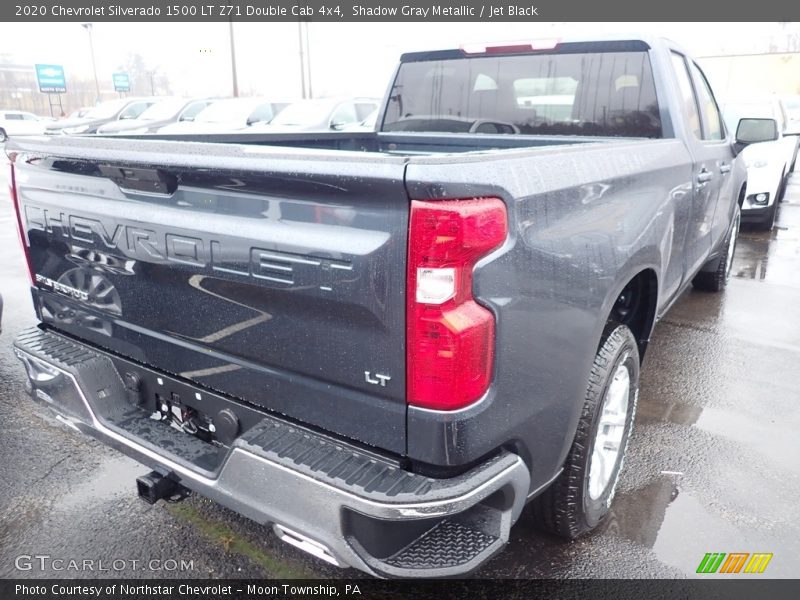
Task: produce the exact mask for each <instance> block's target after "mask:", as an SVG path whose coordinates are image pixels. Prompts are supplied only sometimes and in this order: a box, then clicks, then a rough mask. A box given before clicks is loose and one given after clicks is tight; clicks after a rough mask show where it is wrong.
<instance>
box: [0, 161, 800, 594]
mask: <svg viewBox="0 0 800 600" xmlns="http://www.w3.org/2000/svg"><path fill="white" fill-rule="evenodd" d="M3 175H5V174H3ZM0 185H2V190H3V192H5V190H6V189H7V184H6V182H5V181H2V182H0ZM12 219H13V215H12V212H11V205H10V202H9V201H8V198H7V196H6V195H5V193H2V196H0V248H2V254H0V293H2V295H3V297H4V300H5V310H4V314H3V332H2V335H1V336H0V424H2V429H0V482H1V483H0V577H46V576H69V577H96V576H103V577H116V576H125V577H129V576H132V577H254V578H261V577H287V578H288V577H352V576H355V575H357V573H355V572H353V571H348V570H340V569H336V568H334V567H330V566H328V565H325V564H324V563H321V562H319V561H317V560H315V559H311V558H309V557H307V556H306V555H305V554H303V553H301V552H300V551H297V550H295V549H294V548H292V547H290V546H287V545H285V544H283V543H281V542H279V541H278V540H277V539H276V538H275V536H274V535H273V534H272V532H271V529H270V528H268V527H264V526H260V525H257V524H255V523H253V522H251V521H249V520H247V519H245V518H243V517H240V516H239V515H237V514H235V513H232V512H231V511H228V510H226V509H223V508H221V507H219V506H216V505H214V504H213V503H211V502H209V501H206V500H204V499H202V498H199V497H196V496H193V497H191V498H189V499H188V500H186V501H184V502H182V503H180V504H165V503H163V502H161V503H159V504H158V505H156V506H148V505H146V504H145V503H143V502H141V501H140V500H138V499H137V498H136V497H135V493H134V492H135V485H134V479H135V478H136V477H137V476H139V475H141V474H144V473H146V472H147V471H148V469H146V468H145V467H142V466H140V465H138V464H137V463H135V462H133V461H132V460H129V459H127V458H125V457H123V456H121V455H119V454H117V453H116V452H114V451H112V450H109V449H107V448H105V447H103V446H102V445H100V444H98V443H96V442H94V441H92V440H90V439H87V438H84V437H81V436H78V435H77V434H75V433H73V432H72V431H70V430H67V429H66V428H65V427H63V426H62V425H61V424H59V423H58V422H57V421H55V420H54V419H53V418H52V417H50V416H48V414H47V413H46V411H45V410H44V409H42V408H41V407H39V406H38V405H36V404H34V403H33V402H31V401H30V400H29V399H28V397H27V395H26V392H25V381H24V380H25V377H24V373H23V369H22V367H21V365H20V364H19V362H18V361H17V360H16V359H15V358H14V357H13V354H12V352H11V346H10V344H11V340H12V339H13V337H14V336H15V334H16V333H17V332H19V331H20V330H22V329H24V328H26V327H29V326H30V325H33V324H34V323H35V319H34V315H33V310H32V307H31V302H30V297H29V295H28V291H27V286H28V284H27V276H26V274H25V271H24V267H23V259H22V256H21V252H20V251H19V248H18V243H17V240H16V233H15V230H14V224H13V221H12ZM733 268H734V275H735V277H734V278H733V279H732V280H731V282H730V284H729V287H728V289H727V290H726V291H725V293H723V294H720V295H715V294H705V293H699V292H694V291H692V290H689V291H687V292H686V293H685V294H684V295H683V296H682V297H681V299H680V300H679V301H678V302H677V304H676V305H675V306H674V307H673V308H672V310H671V311H670V312H669V313H668V315H667V316H666V318H665V319H664V320H663V321H662V322H661V323H659V324H658V325H657V327H656V330H655V333H654V336H653V340H652V343H651V345H650V349H649V350H648V355H647V358H646V361H645V366H644V370H643V378H642V390H641V396H640V401H639V412H638V414H637V418H636V425H635V429H634V434H633V437H632V439H631V443H630V446H629V450H628V454H627V459H626V464H625V470H624V472H623V475H622V478H621V481H620V484H619V487H618V492H617V497H616V499H615V501H614V504H613V507H612V512H611V515H610V517H609V518H608V519H607V521H606V522H605V523H604V524H603V525H602V526H601V528H600V530H599V531H597V532H596V533H594V534H592V535H590V536H588V537H586V538H583V539H581V540H578V541H576V542H572V543H564V542H562V541H560V540H558V539H556V538H553V537H550V536H547V535H544V534H542V533H539V532H537V531H536V530H535V529H534V527H533V525H532V519H531V518H530V516H529V515H527V514H523V516H522V518H521V519H520V521H519V522H518V523H517V525H516V526H515V527H514V528H513V529H512V534H511V542H510V544H509V546H508V547H507V548H506V550H505V551H504V552H503V553H502V554H499V555H498V556H497V557H495V558H494V559H493V560H492V561H491V562H489V563H488V564H487V565H486V566H485V567H484V568H483V569H482V570H481V571H480V572H478V573H477V574H476V576H478V577H555V578H563V577H691V576H693V575H694V573H695V570H696V568H697V566H698V564H699V562H700V560H701V559H702V558H703V555H704V554H705V553H706V552H771V553H773V554H774V557H773V559H772V561H771V563H770V564H769V567H768V569H767V574H768V575H769V576H771V577H796V576H797V575H798V573H800V558H798V557H799V556H800V520H798V519H797V517H796V506H797V498H798V497H800V461H798V457H800V434H798V432H799V431H800V390H799V389H798V374H799V373H800V368H798V364H800V174H795V175H794V177H793V179H792V180H791V183H790V186H789V189H788V192H787V194H786V199H785V201H784V203H783V204H782V205H781V207H780V211H779V214H778V222H777V225H776V227H775V228H774V229H773V230H772V231H771V232H758V231H754V230H752V229H749V228H744V229H743V231H742V233H741V235H740V239H739V244H738V247H737V250H736V257H735V262H734V267H733ZM27 555H46V556H49V557H50V559H39V560H36V561H28V560H26V559H25V558H22V559H19V558H18V557H20V556H23V557H24V556H27ZM51 559H66V560H70V559H75V560H80V561H83V560H93V561H95V562H94V563H92V564H91V568H88V569H86V570H82V571H75V570H71V569H69V570H58V567H59V566H63V565H61V564H60V563H55V564H54V563H52V562H51ZM101 560H102V561H103V562H102V563H100V561H101ZM151 560H155V561H157V562H154V563H150V562H149V561H151ZM112 561H116V562H112ZM29 565H30V568H28V566H29ZM64 565H68V563H66V562H65V563H64ZM100 569H106V570H100Z"/></svg>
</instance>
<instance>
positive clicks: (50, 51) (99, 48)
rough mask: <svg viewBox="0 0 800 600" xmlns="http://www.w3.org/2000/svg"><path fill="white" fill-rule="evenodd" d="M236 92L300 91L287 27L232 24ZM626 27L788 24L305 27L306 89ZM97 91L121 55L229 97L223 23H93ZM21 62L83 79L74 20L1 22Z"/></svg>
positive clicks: (713, 41)
mask: <svg viewBox="0 0 800 600" xmlns="http://www.w3.org/2000/svg"><path fill="white" fill-rule="evenodd" d="M234 27H235V38H236V57H237V63H238V74H239V83H240V89H241V90H242V93H243V94H247V93H260V94H265V95H270V96H275V97H297V96H299V94H300V76H299V66H298V65H299V59H298V26H297V23H235V25H234ZM601 31H602V32H607V33H615V32H620V31H622V32H629V33H630V32H633V33H648V34H657V35H664V36H666V37H669V38H671V39H673V40H675V41H677V42H678V43H680V44H682V45H683V46H684V47H686V48H687V49H688V50H689V52H691V53H693V54H695V55H696V56H707V55H714V54H721V53H749V52H763V51H765V50H766V49H768V48H769V44H770V40H771V39H772V40H775V39H780V37H781V36H785V33H786V31H793V32H798V31H800V30H799V29H798V25H797V24H796V23H790V24H778V23H730V24H728V23H311V24H310V41H311V68H312V76H313V87H314V92H315V95H333V94H345V93H346V94H357V95H375V96H381V95H382V94H383V92H384V91H385V87H386V85H387V82H388V79H389V77H390V75H391V72H392V68H393V66H394V64H395V62H396V61H397V57H398V56H399V55H400V53H402V52H405V51H409V50H425V49H434V48H446V47H456V46H458V45H460V44H462V43H468V42H486V41H502V40H515V39H532V38H542V37H552V36H558V35H581V34H589V35H593V34H597V33H598V32H601ZM94 45H95V53H96V57H97V70H98V75H99V78H100V82H101V88H103V89H104V90H105V89H108V90H110V89H111V73H112V72H114V71H116V70H118V68H119V67H120V65H122V64H123V63H124V62H125V60H126V57H127V56H128V55H129V54H130V53H134V52H136V53H139V54H141V55H142V56H143V57H144V59H145V61H146V62H147V64H148V66H149V67H152V68H158V70H159V71H161V72H163V73H166V74H167V75H168V76H169V79H170V82H171V85H172V91H173V92H174V93H177V94H187V95H189V94H198V95H199V94H209V95H229V94H230V93H231V85H230V80H231V77H230V54H229V42H228V24H227V23H95V24H94ZM6 53H8V54H11V55H12V56H13V58H14V60H15V61H16V62H18V63H22V64H34V63H55V64H62V65H64V67H65V70H66V74H67V81H68V82H69V77H70V73H72V74H74V75H79V76H82V77H90V76H91V60H90V54H89V42H88V37H87V33H86V31H85V30H84V29H83V28H82V27H81V26H80V24H79V23H40V24H33V23H15V24H9V23H2V24H0V54H6Z"/></svg>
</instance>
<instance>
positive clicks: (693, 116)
mask: <svg viewBox="0 0 800 600" xmlns="http://www.w3.org/2000/svg"><path fill="white" fill-rule="evenodd" d="M672 68H673V69H674V71H675V77H676V78H677V79H678V91H679V92H680V96H681V108H682V110H683V117H684V118H685V119H686V122H687V123H688V124H689V129H690V130H691V131H692V133H694V136H695V137H696V138H697V139H698V140H701V139H703V130H702V128H701V127H700V112H699V111H698V110H697V99H696V98H695V96H694V89H693V88H692V80H691V79H689V72H688V71H687V70H686V61H685V60H684V58H683V56H681V55H680V54H676V53H675V52H673V53H672Z"/></svg>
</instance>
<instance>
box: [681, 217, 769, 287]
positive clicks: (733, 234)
mask: <svg viewBox="0 0 800 600" xmlns="http://www.w3.org/2000/svg"><path fill="white" fill-rule="evenodd" d="M772 206H773V211H774V207H775V204H774V203H773V205H772ZM774 218H775V217H774V215H773V220H774ZM741 221H742V211H741V209H740V208H739V206H738V205H737V206H736V212H735V213H734V215H733V223H731V228H730V230H729V231H728V235H727V236H725V242H724V243H723V245H722V248H723V250H722V254H721V255H720V256H718V257H717V258H714V259H712V261H711V262H716V267H715V268H714V270H713V271H700V272H699V273H698V274H697V275H695V276H694V279H692V286H694V288H695V289H698V290H702V291H704V292H721V291H722V290H724V289H725V286H726V285H727V283H728V279H730V276H731V266H732V265H733V255H734V253H735V252H736V240H737V239H738V237H739V225H740V223H741ZM707 266H708V265H707ZM704 268H705V267H704Z"/></svg>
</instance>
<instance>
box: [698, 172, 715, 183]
mask: <svg viewBox="0 0 800 600" xmlns="http://www.w3.org/2000/svg"><path fill="white" fill-rule="evenodd" d="M712 179H714V174H713V173H712V172H711V171H707V170H706V169H703V170H702V171H700V172H699V173H698V174H697V183H699V184H706V183H708V182H709V181H711V180H712Z"/></svg>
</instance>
